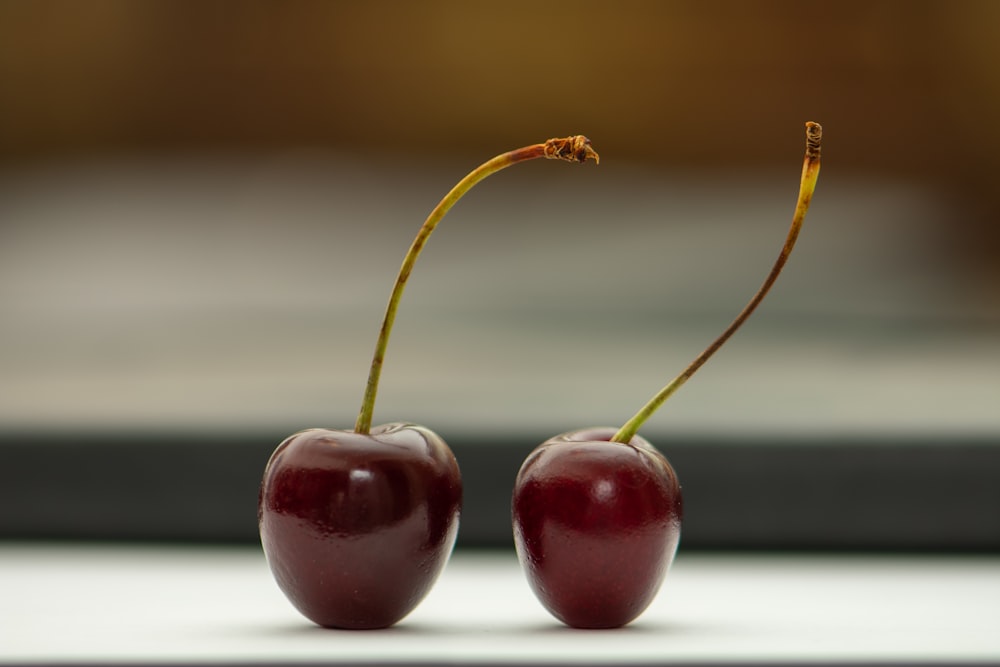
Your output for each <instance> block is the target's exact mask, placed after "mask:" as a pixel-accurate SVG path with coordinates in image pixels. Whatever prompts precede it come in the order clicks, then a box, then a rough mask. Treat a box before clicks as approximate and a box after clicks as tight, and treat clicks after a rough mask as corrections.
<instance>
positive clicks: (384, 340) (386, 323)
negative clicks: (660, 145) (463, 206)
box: [354, 135, 600, 434]
mask: <svg viewBox="0 0 1000 667" xmlns="http://www.w3.org/2000/svg"><path fill="white" fill-rule="evenodd" d="M540 157H544V158H549V159H553V160H566V161H568V162H580V163H583V162H586V161H587V160H588V159H593V160H594V162H600V156H599V155H598V154H597V151H595V150H594V149H593V148H592V147H591V145H590V140H589V139H587V137H585V136H583V135H576V136H572V137H566V138H563V139H549V140H548V141H546V142H545V143H541V144H534V145H531V146H525V147H524V148H519V149H517V150H513V151H510V152H508V153H503V154H501V155H498V156H496V157H495V158H493V159H491V160H488V161H486V162H484V163H483V164H481V165H479V166H478V167H476V168H475V169H474V170H472V171H471V172H469V174H468V175H466V176H465V178H463V179H462V180H461V181H459V182H458V183H457V184H456V185H455V187H453V188H452V189H451V191H450V192H449V193H448V194H446V195H445V196H444V199H442V200H441V201H440V203H438V205H437V206H436V207H434V210H433V211H431V213H430V215H429V216H428V217H427V220H425V221H424V224H423V225H422V226H421V227H420V230H419V231H418V232H417V236H416V238H415V239H413V243H412V244H411V245H410V249H409V250H408V251H407V253H406V256H405V257H404V258H403V264H402V266H401V267H400V268H399V274H398V275H397V276H396V282H395V284H394V285H393V287H392V292H391V294H390V295H389V303H388V305H386V308H385V315H384V316H383V319H382V326H381V328H380V329H379V333H378V340H377V341H376V343H375V354H374V356H373V357H372V365H371V370H370V371H369V374H368V384H367V385H366V387H365V393H364V398H362V401H361V410H360V412H359V413H358V420H357V422H356V423H355V425H354V430H355V431H356V432H357V433H361V434H367V433H369V432H370V431H371V426H372V413H373V411H374V409H375V397H376V395H377V394H378V383H379V378H380V376H381V374H382V364H383V362H384V360H385V350H386V347H387V346H388V344H389V334H390V333H391V331H392V325H393V323H394V322H395V320H396V311H397V309H398V308H399V300H400V298H401V297H402V296H403V290H404V289H405V288H406V281H407V280H409V278H410V273H411V272H412V271H413V265H414V264H415V263H416V261H417V257H418V256H419V255H420V251H421V250H422V249H423V247H424V244H426V243H427V239H428V238H429V237H430V235H431V232H433V231H434V228H435V227H437V225H438V223H439V222H441V219H442V218H444V216H445V214H446V213H447V212H448V211H449V209H451V207H452V206H454V205H455V203H456V202H457V201H458V200H459V199H461V198H462V196H463V195H465V193H466V192H468V191H469V190H471V189H472V187H473V186H475V185H476V184H477V183H479V181H481V180H483V179H484V178H486V177H487V176H489V175H491V174H495V173H496V172H498V171H500V170H501V169H505V168H507V167H509V166H511V165H514V164H517V163H518V162H525V161H527V160H534V159H536V158H540Z"/></svg>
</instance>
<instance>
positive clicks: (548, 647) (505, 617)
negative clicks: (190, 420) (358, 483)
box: [0, 543, 1000, 665]
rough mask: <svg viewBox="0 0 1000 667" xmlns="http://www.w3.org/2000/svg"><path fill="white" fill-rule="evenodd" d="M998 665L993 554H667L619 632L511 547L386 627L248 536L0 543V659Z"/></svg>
mask: <svg viewBox="0 0 1000 667" xmlns="http://www.w3.org/2000/svg"><path fill="white" fill-rule="evenodd" d="M814 661H815V662H823V663H827V664H829V663H831V662H836V663H852V662H868V663H872V662H882V663H892V664H900V663H926V662H938V663H942V662H943V663H947V664H956V663H960V662H989V663H997V664H1000V558H997V557H939V556H926V557H919V556H912V557H896V556H894V557H889V556H854V555H850V556H781V555H778V556H774V555H738V554H734V555H725V556H723V555H703V554H686V553H684V552H683V550H682V552H681V553H680V555H679V557H678V560H677V561H676V563H675V565H674V568H673V570H672V571H671V573H670V574H669V575H668V577H667V581H666V584H665V586H664V588H663V590H662V591H661V593H660V595H659V597H658V598H657V599H656V600H655V602H654V603H653V605H652V606H651V607H650V609H649V610H647V612H646V613H645V614H644V615H643V616H641V617H640V618H639V619H638V620H637V621H636V622H635V623H633V624H632V625H630V626H628V627H627V628H625V629H621V630H611V631H608V630H604V631H580V630H571V629H568V628H565V627H563V626H561V625H560V624H558V623H557V622H556V621H554V620H553V619H552V618H551V617H550V616H548V614H547V613H546V612H545V611H544V610H543V609H542V607H541V606H540V605H539V604H538V602H537V601H536V600H535V598H534V597H533V596H532V594H531V592H530V591H529V589H528V586H527V584H526V582H525V580H524V578H523V576H522V574H521V572H520V570H519V568H518V566H517V562H516V559H515V558H514V556H513V554H506V553H497V554H479V553H464V552H461V553H457V554H456V555H455V556H454V557H453V558H452V561H451V562H450V564H449V566H448V568H447V569H446V571H445V573H444V574H443V575H442V578H441V579H440V580H439V582H438V584H437V586H436V587H435V588H434V590H433V591H432V592H431V594H430V595H429V596H428V598H427V599H426V600H425V601H424V602H423V603H422V604H421V605H420V606H419V607H418V608H417V609H416V610H415V611H414V612H413V613H412V614H411V615H410V616H408V617H407V618H406V619H404V620H403V621H402V622H401V623H399V624H398V625H397V626H396V627H394V628H391V629H389V630H379V631H361V632H358V631H335V630H323V629H320V628H318V627H315V626H313V625H311V624H310V623H309V622H308V621H306V620H305V619H304V618H302V617H301V616H299V615H298V613H297V612H296V611H295V610H294V609H293V608H292V607H291V606H290V605H289V603H288V602H287V601H286V600H285V598H284V597H283V596H282V594H281V593H280V592H279V591H278V589H277V587H276V586H275V584H274V582H273V580H272V578H271V575H270V573H269V572H268V570H267V566H266V564H265V563H264V560H263V557H262V555H261V554H260V552H259V551H258V550H256V549H252V548H232V549H195V548H165V547H156V548H154V547H108V546H65V545H63V546H45V545H31V544H10V543H9V544H6V545H4V544H0V663H3V664H9V663H48V664H53V663H70V664H72V663H81V664H82V663H90V664H93V663H104V664H107V663H116V662H117V663H122V662H130V663H180V662H184V663H187V662H199V663H226V664H240V663H263V662H282V663H286V664H287V663H297V662H298V663H306V662H308V663H311V664H320V663H329V664H338V663H359V662H361V663H378V664H394V663H403V664H405V663H420V664H441V663H443V662H448V663H473V664H474V663H489V664H494V665H496V664H507V663H551V662H559V663H562V664H566V663H607V664H628V663H646V664H649V663H670V664H677V663H696V664H697V663H713V664H724V663H756V664H760V663H763V662H767V663H772V664H773V663H778V662H783V663H789V662H814Z"/></svg>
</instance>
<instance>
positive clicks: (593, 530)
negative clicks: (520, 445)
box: [512, 428, 682, 628]
mask: <svg viewBox="0 0 1000 667" xmlns="http://www.w3.org/2000/svg"><path fill="white" fill-rule="evenodd" d="M617 430H618V429H615V428H590V429H582V430H579V431H572V432H570V433H564V434H562V435H558V436H556V437H554V438H550V439H549V440H547V441H546V442H544V443H543V444H541V445H539V446H538V447H537V448H536V449H535V450H534V451H533V452H532V453H531V454H530V455H529V456H528V458H527V459H526V460H525V462H524V464H523V465H522V466H521V470H520V472H519V473H518V476H517V480H516V482H515V485H514V497H513V503H512V514H513V522H514V543H515V546H516V547H517V554H518V558H519V559H520V561H521V565H522V567H523V568H524V571H525V573H526V575H527V578H528V583H529V584H530V586H531V588H532V590H533V591H534V593H535V595H536V596H537V597H538V599H539V600H540V601H541V602H542V604H543V605H544V606H545V607H546V609H548V610H549V612H551V613H552V615H553V616H555V617H556V618H558V619H559V620H561V621H562V622H563V623H566V624H567V625H570V626H573V627H578V628H614V627H619V626H622V625H625V624H626V623H629V622H630V621H632V620H633V619H634V618H636V617H637V616H639V614H641V613H642V612H643V611H645V609H646V607H648V606H649V603H650V602H652V600H653V598H654V597H655V596H656V593H657V591H658V590H659V588H660V585H661V584H662V582H663V578H664V576H665V575H666V573H667V570H668V569H669V567H670V564H671V562H672V561H673V558H674V554H675V553H676V551H677V543H678V541H679V540H680V531H681V512H682V500H681V487H680V484H679V483H678V481H677V475H676V474H675V473H674V469H673V468H672V467H671V466H670V463H669V462H668V461H667V459H666V458H664V456H663V455H662V454H660V452H658V451H657V450H656V449H655V448H654V447H653V446H652V445H651V444H649V442H648V441H646V440H645V439H644V438H642V437H641V436H635V437H633V438H632V440H631V442H629V443H628V444H622V443H618V442H610V439H611V437H612V436H613V435H614V434H615V432H616V431H617Z"/></svg>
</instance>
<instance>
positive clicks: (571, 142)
mask: <svg viewBox="0 0 1000 667" xmlns="http://www.w3.org/2000/svg"><path fill="white" fill-rule="evenodd" d="M545 157H547V158H549V159H550V160H566V161H567V162H580V163H584V162H586V161H587V160H588V159H593V160H594V162H595V163H597V164H600V162H601V156H600V155H598V154H597V151H595V150H594V149H593V147H591V145H590V139H588V138H587V137H585V136H583V135H582V134H577V135H575V136H572V137H565V138H563V139H549V140H548V141H546V142H545Z"/></svg>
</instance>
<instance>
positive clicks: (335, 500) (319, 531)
mask: <svg viewBox="0 0 1000 667" xmlns="http://www.w3.org/2000/svg"><path fill="white" fill-rule="evenodd" d="M461 499H462V480H461V476H460V474H459V469H458V464H457V462H456V461H455V457H454V455H453V454H452V452H451V450H450V449H449V448H448V446H447V445H445V443H444V441H443V440H442V439H441V438H440V437H438V436H437V435H436V434H434V433H433V432H431V431H429V430H428V429H426V428H423V427H420V426H415V425H412V424H386V425H382V426H376V427H375V428H373V429H372V431H371V433H370V434H369V435H360V434H358V433H354V432H352V431H331V430H324V429H310V430H307V431H302V432H300V433H296V434H295V435H292V436H290V437H288V438H287V439H286V440H285V441H284V442H282V443H281V444H280V445H279V446H278V448H277V449H276V450H275V451H274V454H272V456H271V459H270V461H269V462H268V464H267V468H266V470H265V472H264V480H263V483H262V484H261V488H260V497H259V502H258V509H257V516H258V522H259V526H260V538H261V543H262V545H263V547H264V553H265V555H266V556H267V561H268V564H269V565H270V567H271V571H272V572H273V573H274V577H275V579H276V580H277V582H278V586H279V587H280V588H281V590H282V591H283V592H284V593H285V595H286V596H287V597H288V599H289V600H290V601H291V602H292V604H293V605H294V606H295V607H296V608H297V609H298V610H299V611H300V612H301V613H302V614H303V615H304V616H305V617H306V618H308V619H310V620H311V621H313V622H314V623H317V624H318V625H322V626H326V627H335V628H350V629H368V628H382V627H387V626H389V625H392V624H394V623H396V622H397V621H399V620H400V619H402V618H403V617H404V616H406V615H407V614H408V613H410V611H412V610H413V608H414V607H416V606H417V604H418V603H419V602H420V601H421V600H422V599H423V598H424V596H425V595H426V594H427V592H428V591H429V590H430V589H431V586H432V585H433V584H434V582H435V580H436V579H437V577H438V575H439V574H440V573H441V570H442V569H443V568H444V565H445V563H446V562H447V560H448V557H449V555H450V554H451V551H452V548H453V547H454V544H455V537H456V535H457V533H458V519H459V512H460V506H461Z"/></svg>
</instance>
